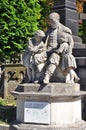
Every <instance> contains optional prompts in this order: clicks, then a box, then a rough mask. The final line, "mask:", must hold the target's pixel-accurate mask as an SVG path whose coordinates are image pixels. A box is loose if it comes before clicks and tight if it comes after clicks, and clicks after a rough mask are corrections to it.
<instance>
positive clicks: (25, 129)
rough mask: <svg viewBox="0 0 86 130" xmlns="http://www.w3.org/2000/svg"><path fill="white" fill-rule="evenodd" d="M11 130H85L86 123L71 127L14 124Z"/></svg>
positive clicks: (82, 122) (81, 122) (77, 123)
mask: <svg viewBox="0 0 86 130" xmlns="http://www.w3.org/2000/svg"><path fill="white" fill-rule="evenodd" d="M12 128H13V130H86V122H85V121H82V120H81V121H80V122H76V123H74V124H72V125H66V126H65V125H61V126H60V125H58V126H57V125H55V126H54V125H53V126H51V125H36V124H23V123H18V122H17V123H15V124H14V125H12Z"/></svg>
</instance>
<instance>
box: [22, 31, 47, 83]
mask: <svg viewBox="0 0 86 130" xmlns="http://www.w3.org/2000/svg"><path fill="white" fill-rule="evenodd" d="M44 36H45V33H44V32H43V31H42V30H37V31H36V32H35V34H34V37H33V38H31V39H30V40H29V41H28V45H27V48H26V50H25V52H24V54H23V64H24V66H26V67H27V74H28V77H29V82H34V81H35V80H36V76H35V73H36V70H37V71H38V72H41V70H42V68H43V67H44V65H45V61H46V60H47V55H46V46H45V44H44V43H43V41H42V38H43V37H44Z"/></svg>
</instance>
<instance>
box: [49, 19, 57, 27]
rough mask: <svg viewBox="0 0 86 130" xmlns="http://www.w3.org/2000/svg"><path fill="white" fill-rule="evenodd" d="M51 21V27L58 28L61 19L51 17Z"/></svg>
mask: <svg viewBox="0 0 86 130" xmlns="http://www.w3.org/2000/svg"><path fill="white" fill-rule="evenodd" d="M49 22H50V25H51V27H52V28H57V27H58V25H59V20H58V19H55V18H54V19H52V18H51V19H49Z"/></svg>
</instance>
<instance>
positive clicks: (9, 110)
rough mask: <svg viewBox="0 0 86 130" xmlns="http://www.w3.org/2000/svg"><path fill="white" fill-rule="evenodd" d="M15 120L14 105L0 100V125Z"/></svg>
mask: <svg viewBox="0 0 86 130" xmlns="http://www.w3.org/2000/svg"><path fill="white" fill-rule="evenodd" d="M15 119H16V105H15V104H14V102H13V103H11V104H10V103H9V102H8V101H6V100H4V99H0V124H3V123H5V124H10V123H11V122H13V121H14V120H15Z"/></svg>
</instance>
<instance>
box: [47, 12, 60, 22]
mask: <svg viewBox="0 0 86 130" xmlns="http://www.w3.org/2000/svg"><path fill="white" fill-rule="evenodd" d="M49 18H50V19H57V20H58V21H60V15H59V14H58V13H56V12H52V13H50V15H49Z"/></svg>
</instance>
